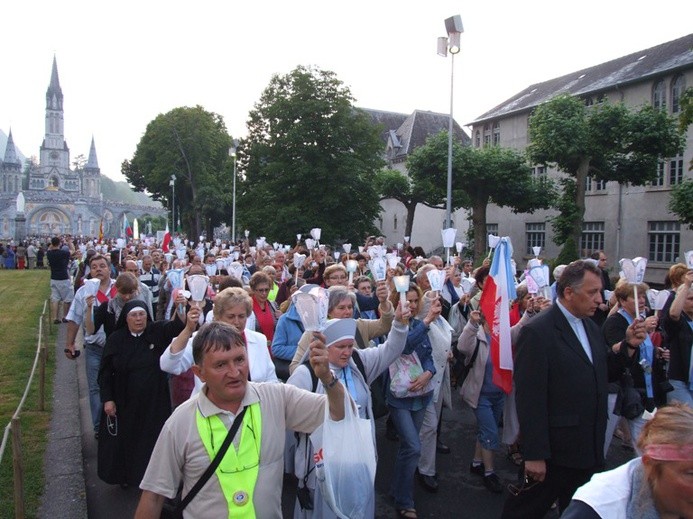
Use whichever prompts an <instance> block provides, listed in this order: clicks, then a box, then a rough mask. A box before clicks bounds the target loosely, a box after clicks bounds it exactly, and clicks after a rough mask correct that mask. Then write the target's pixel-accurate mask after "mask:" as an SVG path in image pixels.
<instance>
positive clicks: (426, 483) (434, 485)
mask: <svg viewBox="0 0 693 519" xmlns="http://www.w3.org/2000/svg"><path fill="white" fill-rule="evenodd" d="M416 475H417V476H418V480H419V483H420V484H421V486H422V487H424V488H425V489H426V490H428V491H429V492H431V493H432V494H435V493H436V492H438V481H437V480H436V478H435V477H434V476H425V475H424V474H421V473H420V472H418V471H417V473H416Z"/></svg>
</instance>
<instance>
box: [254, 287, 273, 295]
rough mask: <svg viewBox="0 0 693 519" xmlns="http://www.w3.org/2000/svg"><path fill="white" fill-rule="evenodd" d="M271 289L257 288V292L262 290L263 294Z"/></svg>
mask: <svg viewBox="0 0 693 519" xmlns="http://www.w3.org/2000/svg"><path fill="white" fill-rule="evenodd" d="M269 291H270V289H269V288H256V289H255V292H260V293H261V294H267V293H268V292H269Z"/></svg>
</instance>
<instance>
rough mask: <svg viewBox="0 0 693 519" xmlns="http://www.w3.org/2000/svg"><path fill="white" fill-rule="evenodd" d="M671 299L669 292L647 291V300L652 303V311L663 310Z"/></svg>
mask: <svg viewBox="0 0 693 519" xmlns="http://www.w3.org/2000/svg"><path fill="white" fill-rule="evenodd" d="M667 299H669V291H668V290H655V289H653V288H651V289H649V290H648V291H647V300H648V301H649V303H650V308H652V310H662V309H664V305H665V303H666V302H667Z"/></svg>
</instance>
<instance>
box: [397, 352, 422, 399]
mask: <svg viewBox="0 0 693 519" xmlns="http://www.w3.org/2000/svg"><path fill="white" fill-rule="evenodd" d="M422 373H423V368H422V367H421V361H420V360H419V356H418V355H417V354H416V352H414V353H410V354H408V355H400V356H399V357H398V358H397V360H395V361H394V362H393V363H392V364H390V391H391V392H392V394H393V395H394V396H395V397H397V398H410V397H414V396H421V395H425V394H426V393H430V392H431V391H432V388H431V384H430V382H429V384H428V385H427V386H426V387H424V388H423V389H421V390H420V391H409V388H410V387H411V383H412V382H413V381H414V380H416V379H417V378H418V376H419V375H421V374H422Z"/></svg>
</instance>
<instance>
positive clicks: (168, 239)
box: [161, 223, 171, 252]
mask: <svg viewBox="0 0 693 519" xmlns="http://www.w3.org/2000/svg"><path fill="white" fill-rule="evenodd" d="M170 243H171V233H170V232H169V230H168V223H167V224H166V233H165V234H164V240H163V241H162V242H161V250H162V251H164V252H168V246H169V244H170Z"/></svg>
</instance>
